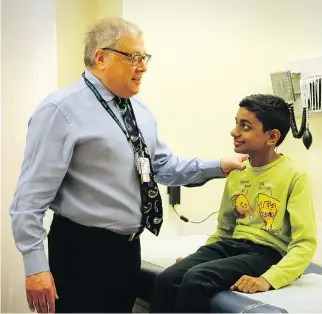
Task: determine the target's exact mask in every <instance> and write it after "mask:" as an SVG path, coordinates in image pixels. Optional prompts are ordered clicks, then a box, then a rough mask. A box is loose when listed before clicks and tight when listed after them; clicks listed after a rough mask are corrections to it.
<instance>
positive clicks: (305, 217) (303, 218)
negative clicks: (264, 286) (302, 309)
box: [262, 174, 317, 289]
mask: <svg viewBox="0 0 322 314" xmlns="http://www.w3.org/2000/svg"><path fill="white" fill-rule="evenodd" d="M287 211H288V213H289V216H290V217H289V219H290V224H291V233H292V235H291V237H292V241H291V242H290V243H289V245H288V248H287V254H286V255H285V256H284V257H283V258H282V259H281V260H280V262H279V263H277V264H276V265H273V266H272V267H271V268H270V269H269V270H268V271H266V272H265V273H264V274H263V275H262V277H263V278H265V279H266V280H267V281H268V282H269V283H270V284H271V286H272V287H273V288H275V289H279V288H281V287H284V286H286V285H288V284H290V283H291V282H293V281H294V280H295V279H297V278H298V277H299V276H300V275H301V274H302V273H303V272H304V270H305V269H306V268H307V267H308V265H309V264H310V262H311V260H312V258H313V255H314V252H315V249H316V241H317V230H316V220H315V213H314V206H313V196H312V188H311V182H310V180H309V177H308V175H307V174H303V175H301V176H300V177H299V178H298V179H297V180H296V182H295V184H294V187H293V190H292V192H291V195H290V196H289V200H288V203H287Z"/></svg>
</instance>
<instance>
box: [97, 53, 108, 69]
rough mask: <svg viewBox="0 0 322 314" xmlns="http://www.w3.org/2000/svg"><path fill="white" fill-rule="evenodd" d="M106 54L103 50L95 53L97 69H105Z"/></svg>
mask: <svg viewBox="0 0 322 314" xmlns="http://www.w3.org/2000/svg"><path fill="white" fill-rule="evenodd" d="M105 58H106V53H105V51H104V50H103V49H97V50H96V51H95V65H96V67H97V68H99V69H103V68H105Z"/></svg>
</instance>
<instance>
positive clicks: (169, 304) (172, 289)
mask: <svg viewBox="0 0 322 314" xmlns="http://www.w3.org/2000/svg"><path fill="white" fill-rule="evenodd" d="M227 256H228V253H227V252H225V250H224V249H223V248H222V247H221V242H218V243H216V244H214V245H211V246H210V245H207V246H202V247H200V248H199V249H198V250H197V251H196V252H195V253H193V254H190V255H189V256H187V257H185V258H184V259H182V260H181V261H180V262H178V263H175V264H174V265H172V266H170V267H168V268H166V269H165V270H164V271H163V272H162V273H160V274H159V275H158V277H157V278H156V281H155V286H154V293H153V297H152V302H151V306H150V313H171V312H174V309H175V305H176V301H177V294H178V290H179V288H180V286H181V283H182V280H183V278H184V276H185V274H186V273H187V271H188V270H189V269H191V268H192V267H194V266H196V265H200V264H202V263H205V262H208V261H212V260H218V259H222V258H226V257H227Z"/></svg>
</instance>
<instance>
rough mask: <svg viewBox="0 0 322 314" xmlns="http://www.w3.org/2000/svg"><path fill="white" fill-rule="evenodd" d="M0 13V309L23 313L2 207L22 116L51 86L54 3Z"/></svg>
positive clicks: (13, 176)
mask: <svg viewBox="0 0 322 314" xmlns="http://www.w3.org/2000/svg"><path fill="white" fill-rule="evenodd" d="M1 13H2V15H1V22H2V23H1V36H2V54H1V64H2V69H1V70H2V71H1V90H2V99H1V101H2V108H1V109H2V114H1V118H2V120H1V131H2V147H1V154H2V160H1V161H2V164H1V166H2V176H1V183H2V189H1V193H2V199H1V235H2V237H1V238H2V242H1V255H2V258H1V301H2V302H1V312H19V311H23V312H26V311H27V310H28V307H27V305H26V301H25V289H24V272H23V264H22V257H21V255H20V254H19V253H18V251H17V250H16V248H15V245H14V242H13V238H12V233H11V219H10V217H9V213H8V209H9V206H10V204H11V201H12V198H13V193H14V189H15V184H16V180H17V177H18V175H19V171H20V166H21V161H22V156H23V152H24V147H25V139H26V131H27V123H28V119H29V117H30V114H31V112H32V111H33V109H34V107H35V106H36V105H37V104H38V103H39V101H40V100H41V99H42V98H43V97H44V96H45V95H46V94H48V93H49V92H51V91H52V90H53V89H55V88H56V86H57V72H56V71H57V66H56V65H57V61H56V34H55V32H56V30H55V9H54V1H53V0H29V1H19V0H5V1H2V12H1Z"/></svg>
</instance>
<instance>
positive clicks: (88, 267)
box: [48, 215, 141, 313]
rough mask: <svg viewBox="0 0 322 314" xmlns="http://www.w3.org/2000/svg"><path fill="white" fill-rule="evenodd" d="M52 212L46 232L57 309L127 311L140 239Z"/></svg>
mask: <svg viewBox="0 0 322 314" xmlns="http://www.w3.org/2000/svg"><path fill="white" fill-rule="evenodd" d="M128 238H129V236H122V235H118V234H116V233H113V232H111V231H108V230H106V229H102V228H95V227H85V226H82V225H79V224H77V223H74V222H72V221H71V220H69V219H66V218H63V217H61V216H57V215H54V218H53V222H52V224H51V228H50V232H49V234H48V253H49V264H50V270H51V272H52V274H53V277H54V280H55V284H56V288H57V294H58V296H59V299H58V300H57V301H56V312H57V313H111V312H113V313H119V312H122V313H129V312H132V307H133V305H134V303H135V298H136V291H137V287H138V281H139V275H140V266H141V253H140V240H139V239H136V240H133V241H128Z"/></svg>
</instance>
